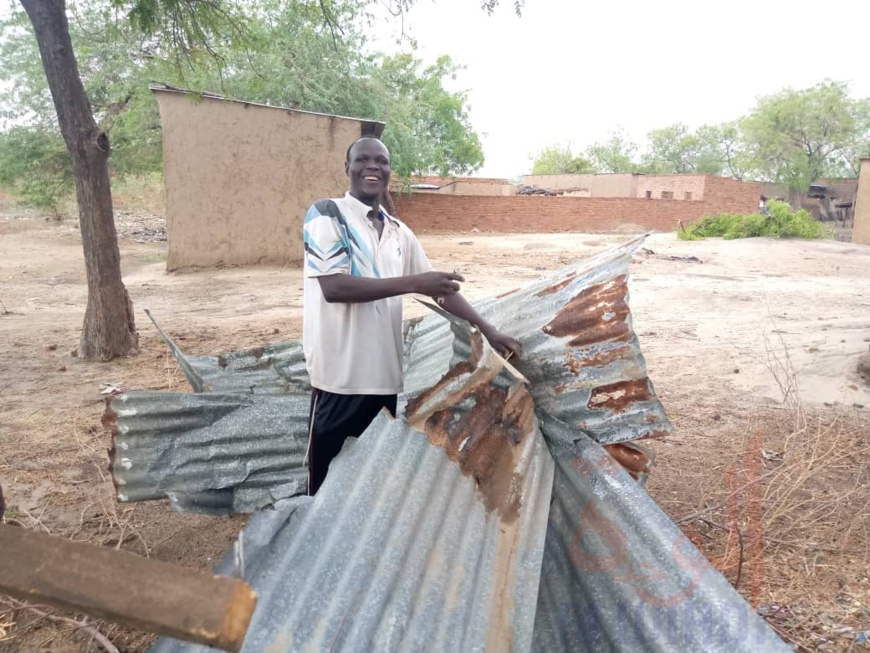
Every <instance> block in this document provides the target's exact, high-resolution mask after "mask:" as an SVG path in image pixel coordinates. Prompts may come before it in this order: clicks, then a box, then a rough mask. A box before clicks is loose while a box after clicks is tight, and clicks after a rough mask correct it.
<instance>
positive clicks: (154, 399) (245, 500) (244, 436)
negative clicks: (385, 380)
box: [103, 392, 308, 514]
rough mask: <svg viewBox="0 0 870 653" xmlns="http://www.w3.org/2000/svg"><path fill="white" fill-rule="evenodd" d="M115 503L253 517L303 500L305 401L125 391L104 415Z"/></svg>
mask: <svg viewBox="0 0 870 653" xmlns="http://www.w3.org/2000/svg"><path fill="white" fill-rule="evenodd" d="M103 424H104V425H105V426H106V427H107V428H109V429H110V430H111V432H112V436H113V437H112V449H111V450H110V452H109V459H110V463H109V468H110V470H111V472H112V478H113V480H114V482H115V487H116V490H117V497H118V500H119V501H121V502H127V501H145V500H150V499H163V498H169V499H170V501H171V502H172V505H173V507H175V508H176V509H178V510H188V511H193V512H201V513H210V514H226V513H228V512H251V511H252V510H257V509H260V508H264V507H266V506H268V505H271V504H273V503H274V502H275V501H277V500H279V499H284V498H288V497H291V496H295V495H298V494H303V493H304V492H305V491H306V489H307V485H308V471H307V468H306V467H305V466H304V464H303V459H304V456H305V446H306V440H305V438H304V437H302V438H300V437H298V435H297V434H299V433H303V434H304V433H306V432H307V428H308V397H307V395H299V394H294V395H257V396H254V395H251V394H239V393H235V394H225V393H203V394H189V393H170V392H129V393H126V394H122V395H119V396H118V397H115V398H114V399H113V401H112V402H111V403H110V404H109V406H108V407H107V409H106V412H105V414H104V416H103Z"/></svg>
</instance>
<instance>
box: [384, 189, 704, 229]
mask: <svg viewBox="0 0 870 653" xmlns="http://www.w3.org/2000/svg"><path fill="white" fill-rule="evenodd" d="M703 204H704V203H703V202H680V201H676V200H674V201H668V200H646V199H643V200H641V199H635V198H611V197H601V198H595V197H540V196H524V195H513V196H509V197H487V196H467V195H466V196H462V195H435V194H429V193H417V194H414V195H411V196H408V195H402V196H401V197H399V198H397V201H396V215H397V216H398V217H399V218H400V219H401V220H403V221H404V222H406V223H407V224H408V226H409V227H411V229H413V230H414V231H417V232H424V231H468V230H469V229H472V228H474V227H476V228H477V229H480V230H481V231H496V232H504V233H510V232H530V233H534V232H544V233H547V232H558V231H582V232H588V233H606V232H609V231H614V230H615V229H616V228H617V227H618V226H620V225H624V224H635V225H639V226H641V227H643V228H644V229H650V230H657V231H673V230H674V229H676V228H677V220H682V221H683V222H684V223H687V222H691V221H692V220H695V219H697V218H699V217H701V209H702V207H703Z"/></svg>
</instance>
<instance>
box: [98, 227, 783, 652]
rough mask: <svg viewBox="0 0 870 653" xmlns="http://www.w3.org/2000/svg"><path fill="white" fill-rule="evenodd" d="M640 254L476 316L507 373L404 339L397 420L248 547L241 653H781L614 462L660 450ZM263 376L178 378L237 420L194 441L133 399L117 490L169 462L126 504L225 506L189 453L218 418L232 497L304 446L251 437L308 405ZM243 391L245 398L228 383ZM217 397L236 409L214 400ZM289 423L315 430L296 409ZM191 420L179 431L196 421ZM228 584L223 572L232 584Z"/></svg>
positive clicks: (476, 352)
mask: <svg viewBox="0 0 870 653" xmlns="http://www.w3.org/2000/svg"><path fill="white" fill-rule="evenodd" d="M640 242H642V239H638V240H635V241H633V242H631V243H629V244H627V245H626V246H624V247H622V248H619V249H617V250H615V251H612V252H608V253H605V254H602V255H600V256H598V257H595V258H594V259H591V260H587V261H583V262H581V263H580V264H578V265H576V266H573V267H571V268H569V269H566V270H564V271H562V272H560V273H558V274H557V275H556V276H555V277H550V278H549V279H546V280H542V281H540V282H537V283H535V284H532V285H531V286H528V287H526V288H524V289H520V290H517V291H515V292H513V293H509V294H507V295H505V296H503V297H501V298H497V299H494V300H491V301H488V302H484V303H483V304H481V305H480V311H481V312H482V313H483V314H484V316H485V317H487V318H488V319H489V320H490V321H491V322H493V323H494V324H496V325H497V326H498V327H499V328H500V329H502V330H503V331H505V332H508V333H511V334H512V335H515V336H517V337H518V338H519V339H520V341H521V342H522V343H523V347H524V355H523V357H522V359H521V360H520V361H517V362H516V367H517V370H518V373H517V372H516V371H515V370H512V368H511V367H510V366H509V365H505V363H504V361H503V360H502V359H501V358H500V357H498V356H497V355H495V354H494V353H493V352H492V351H491V350H490V349H489V348H488V346H487V345H486V344H485V343H484V342H483V341H482V339H481V338H480V336H479V335H471V336H470V335H469V333H468V331H467V326H466V325H464V324H463V323H461V322H459V321H457V320H455V319H452V318H450V319H448V320H444V319H442V318H441V317H440V316H430V317H427V318H426V319H424V320H422V321H419V322H415V323H413V324H408V325H406V351H405V366H406V393H405V394H404V395H403V396H402V397H401V398H400V406H401V407H402V408H403V409H404V410H401V411H400V415H399V418H398V419H396V420H391V419H389V418H388V417H386V416H383V415H382V416H381V417H379V418H378V419H377V420H376V421H375V422H374V423H373V424H372V426H371V427H370V428H369V430H368V431H367V432H366V433H365V434H364V435H363V436H362V438H360V439H359V440H358V441H353V440H351V441H349V442H348V444H347V445H346V446H345V448H344V449H343V451H342V453H341V454H340V455H339V456H338V458H336V459H335V461H334V462H333V465H332V467H331V469H330V474H329V476H328V477H327V480H326V483H325V484H324V486H323V487H322V489H321V490H320V492H319V493H318V495H317V497H315V498H314V499H310V498H307V497H301V498H296V499H292V500H290V501H289V502H279V509H278V510H275V511H266V512H261V513H258V514H257V515H255V516H254V517H253V518H252V520H251V523H250V525H249V527H248V528H247V529H246V530H245V531H244V533H243V534H242V536H241V542H243V550H244V551H246V554H245V577H246V579H247V580H249V582H251V583H252V584H253V586H254V587H255V589H256V590H257V591H258V593H259V594H260V602H259V604H258V609H257V613H256V614H255V617H254V621H253V622H252V625H251V629H250V631H249V635H248V639H247V640H246V644H245V650H247V651H298V650H311V651H319V650H326V649H329V650H333V649H336V650H438V651H440V650H457V651H459V650H462V651H465V650H499V651H500V650H514V651H529V650H535V651H575V650H580V651H587V650H588V651H635V650H653V651H668V650H680V649H682V650H692V651H694V650H698V651H720V650H725V649H728V650H729V651H740V652H742V651H757V650H766V651H780V650H783V651H784V650H788V649H787V647H785V645H784V644H783V643H782V642H781V641H780V640H779V639H778V638H777V637H776V635H775V634H774V633H773V631H772V630H770V629H769V628H768V627H767V625H766V624H765V622H764V621H763V620H761V619H760V618H759V617H757V616H756V615H755V614H754V613H753V611H752V609H751V607H750V606H748V605H747V604H746V603H745V602H744V601H743V600H742V599H741V598H740V597H739V595H738V594H737V593H736V592H735V591H734V590H733V589H732V588H731V587H730V585H728V583H727V581H725V579H724V578H722V577H721V575H719V574H718V573H717V572H715V570H713V569H712V568H711V567H710V566H709V565H708V564H707V563H706V562H705V561H704V560H703V557H702V556H701V554H700V553H699V552H697V550H695V549H694V547H692V545H691V544H690V543H689V542H688V541H687V540H686V539H685V538H684V537H683V536H682V535H681V534H680V531H679V529H678V528H677V527H676V526H675V525H674V524H673V523H672V522H670V520H669V519H668V518H667V516H666V515H664V513H662V512H661V510H659V509H658V507H657V506H656V505H655V503H654V502H653V501H652V500H651V499H650V498H649V497H648V496H647V495H646V494H645V493H644V492H643V490H642V488H641V487H640V486H639V485H638V484H637V483H635V482H634V481H632V480H631V478H630V477H629V475H628V474H626V473H625V472H624V471H623V468H622V467H619V466H617V465H616V464H614V462H613V459H614V458H615V459H617V460H619V462H620V463H621V464H622V465H623V466H624V467H625V468H626V469H628V470H629V471H630V472H631V473H633V474H634V475H635V476H637V477H640V478H642V477H643V475H644V474H645V472H646V471H648V465H649V463H650V459H649V456H648V455H647V454H646V452H645V451H644V449H643V447H641V446H640V445H637V444H636V442H635V441H636V440H640V439H644V438H652V437H658V436H660V435H663V434H664V433H666V432H667V431H668V430H669V429H670V425H669V423H668V421H667V418H666V416H665V414H664V410H663V408H662V406H661V405H660V403H659V402H658V400H657V399H656V398H655V394H654V391H653V387H652V384H651V383H650V381H649V379H648V378H647V376H646V366H645V361H644V359H643V356H642V354H641V352H640V347H639V343H638V341H637V338H636V337H635V336H634V332H633V329H632V325H631V317H630V312H629V310H628V298H627V290H626V275H627V271H628V265H629V262H630V258H631V254H632V252H633V251H634V249H635V248H636V247H637V246H638V245H639V244H640ZM293 347H294V345H293V344H290V345H287V346H286V349H285V350H286V351H288V352H291V351H295V350H294V349H293ZM285 350H281V351H285ZM263 354H265V352H263V353H262V354H261V353H258V352H256V351H254V352H243V353H239V354H234V355H229V356H228V358H226V359H224V360H231V361H238V370H236V369H235V368H234V367H233V365H231V364H226V365H222V364H221V363H220V359H218V358H202V359H198V360H197V363H196V364H194V363H193V362H190V360H191V359H187V360H188V363H187V369H189V370H190V372H188V374H189V377H190V378H191V379H192V381H191V382H192V384H193V385H194V387H199V388H200V389H202V390H206V393H205V394H203V395H200V397H203V398H207V397H209V396H214V397H216V398H217V399H216V400H215V401H216V403H217V404H220V403H221V401H224V402H227V403H228V404H229V405H230V406H231V408H228V409H227V412H225V413H224V412H221V410H213V411H212V413H210V415H211V416H210V417H208V418H205V419H204V420H203V421H202V422H196V423H194V424H192V425H189V426H185V425H184V424H183V423H182V422H183V420H182V419H181V415H182V413H181V412H179V413H178V415H177V416H175V411H174V410H173V409H171V408H169V407H168V406H167V411H166V422H165V423H164V424H163V425H162V426H159V427H157V426H155V424H153V423H151V422H149V420H153V416H152V415H151V414H150V411H151V409H152V408H153V407H154V406H156V404H157V403H158V401H159V399H158V397H157V396H152V397H149V398H145V397H143V398H142V402H141V405H140V410H139V411H138V412H137V413H136V414H133V415H128V414H122V413H121V410H117V411H116V413H117V419H116V420H115V430H116V432H117V433H118V436H117V437H118V442H119V443H120V441H121V439H120V438H121V436H122V435H129V434H130V433H132V432H133V431H137V429H136V428H133V427H134V426H135V420H137V419H138V420H141V424H142V425H141V426H140V427H138V432H139V433H140V434H141V435H142V438H141V442H142V447H141V450H138V451H137V452H136V453H135V455H132V454H131V457H130V458H129V464H130V468H129V469H125V470H124V471H125V472H130V471H132V470H134V469H136V467H137V465H138V462H137V461H139V460H142V461H147V460H153V461H158V460H160V456H161V455H164V456H167V455H168V456H169V457H170V458H172V457H176V458H177V461H176V464H175V472H174V474H173V475H172V476H173V477H174V478H175V479H176V480H174V481H172V480H167V477H166V476H163V477H160V476H159V475H160V471H159V468H160V465H159V463H158V462H154V463H152V464H150V465H149V466H147V469H146V471H145V472H144V473H142V474H141V475H140V476H136V477H134V475H132V474H128V475H127V476H126V477H125V478H127V479H128V481H129V482H128V483H127V485H126V486H124V487H125V488H127V489H129V488H131V487H132V486H135V487H137V488H139V489H140V490H141V491H142V492H145V493H147V492H149V491H153V488H154V486H156V485H159V484H160V483H167V482H169V483H177V484H178V486H180V487H182V488H195V493H208V492H209V491H210V489H209V488H208V487H206V486H208V485H214V486H216V487H217V488H218V490H219V491H221V492H226V491H227V489H228V488H235V487H236V486H237V485H238V484H239V480H238V479H239V474H237V473H235V472H234V471H233V472H230V471H224V470H219V471H218V472H217V473H216V475H215V476H213V477H209V476H208V474H207V473H206V472H204V471H203V470H204V469H205V468H207V467H208V458H207V457H205V458H203V457H202V456H199V455H198V454H194V453H193V452H191V451H188V448H192V449H196V448H197V447H207V446H208V444H209V443H210V442H211V441H212V440H213V439H214V438H215V435H214V433H217V432H218V431H215V432H211V430H212V429H213V428H215V426H214V425H219V424H221V422H222V420H225V419H228V418H229V419H230V420H232V419H239V420H242V422H240V424H244V425H245V426H240V424H232V425H230V422H229V421H227V422H226V424H227V428H226V437H224V436H221V437H220V438H218V439H219V440H220V441H221V442H222V446H226V447H228V448H227V449H225V450H224V451H222V452H221V454H220V455H225V456H226V459H227V460H230V459H231V457H232V455H231V454H230V453H229V452H230V451H231V450H233V451H238V452H239V453H238V454H237V455H238V456H239V458H238V461H239V463H240V464H241V465H243V466H244V467H245V468H246V470H248V472H249V473H248V472H246V473H247V476H246V477H245V478H246V480H245V481H242V484H243V483H244V482H246V481H247V478H254V479H258V478H261V477H260V474H261V471H262V470H263V469H264V468H266V467H267V465H265V461H267V460H270V458H269V456H270V455H271V452H272V451H273V450H274V449H275V448H276V447H275V444H274V443H277V442H278V441H279V439H280V438H281V437H282V435H281V433H283V434H284V435H283V437H284V438H285V440H284V441H285V443H286V442H288V440H287V438H288V437H289V439H290V440H294V439H295V440H297V441H298V439H299V437H300V436H299V433H300V429H301V421H300V419H299V418H298V416H297V418H296V421H295V422H292V423H288V424H286V426H281V427H280V428H278V429H274V428H272V426H265V425H264V426H263V428H262V429H261V427H260V423H259V422H258V421H257V419H256V418H255V415H256V414H258V413H259V412H260V410H261V409H260V408H259V407H260V406H264V407H265V406H267V405H270V404H269V402H270V401H276V402H277V401H279V400H281V399H291V398H293V397H294V396H296V397H297V398H298V397H299V395H300V394H301V393H299V392H296V391H295V390H294V389H291V388H290V387H289V386H286V387H285V388H284V389H283V390H281V389H280V388H281V385H280V384H281V383H282V381H283V379H285V378H296V379H298V378H299V377H298V375H297V376H295V377H294V376H293V375H292V374H287V375H286V376H282V375H281V374H280V373H278V372H277V371H276V370H277V368H276V367H275V366H273V365H263V364H261V363H259V362H258V361H260V360H261V359H262V358H263ZM176 355H182V356H183V354H180V352H179V353H177V354H176ZM293 355H296V354H290V358H291V359H292V356H293ZM293 360H297V359H293ZM218 368H219V369H218ZM293 369H294V370H297V371H298V369H299V368H298V365H297V367H295V368H293ZM237 374H238V375H239V378H240V377H241V376H244V375H246V374H247V375H249V376H248V378H247V379H246V380H245V383H236V380H235V379H236V378H237V376H236V375H237ZM252 374H253V376H250V375H252ZM521 375H524V376H525V377H526V378H527V379H528V382H529V385H528V389H527V390H526V386H524V385H523V384H522V383H521V382H518V381H517V379H518V378H519V377H520V376H521ZM206 379H208V380H206ZM215 379H216V380H217V384H216V381H215ZM252 379H256V380H255V381H254V382H253V383H251V381H252ZM275 379H278V381H276V380H275ZM197 384H198V385H197ZM218 387H220V388H222V389H229V388H234V390H233V391H232V392H231V393H229V394H227V393H223V394H222V395H218V394H213V393H210V392H208V390H209V389H210V388H215V389H217V388H218ZM259 388H264V389H265V388H270V390H269V391H264V392H260V390H258V389H259ZM131 395H132V393H131ZM282 395H283V396H282ZM221 397H222V398H221ZM242 399H245V401H242ZM116 401H118V400H116ZM126 401H127V402H133V403H135V401H136V400H135V398H128V399H127V400H126ZM246 402H247V403H246ZM133 403H131V404H130V405H133ZM203 405H208V402H207V401H206V403H204V404H203ZM262 410H263V411H266V410H267V409H266V408H263V409H262ZM269 410H273V409H271V408H270V409H269ZM297 410H299V411H304V412H307V397H305V403H304V404H300V405H299V407H298V408H297ZM191 411H192V413H191V414H189V415H186V416H185V417H184V419H185V420H190V419H192V417H191V415H195V414H196V413H197V409H196V408H195V404H191ZM248 411H249V412H248ZM146 413H149V414H146ZM235 415H238V417H232V416H235ZM244 419H248V420H249V421H248V422H244ZM271 419H275V417H274V416H273V417H271V418H270V420H271ZM278 419H280V418H278ZM209 420H211V421H209ZM270 424H271V421H270ZM539 424H541V425H543V426H542V427H541V428H540V432H541V433H542V434H543V437H544V440H545V441H546V445H547V447H548V449H549V451H550V452H551V453H552V457H553V458H552V459H551V458H550V456H549V455H546V452H547V449H545V448H544V447H543V446H542V444H541V443H542V440H541V437H540V436H539V435H538V430H539V427H538V425H539ZM125 426H126V427H128V430H127V431H126V433H124V427H125ZM163 428H167V429H169V430H170V431H171V430H173V429H174V430H175V432H176V436H175V439H177V438H184V437H185V434H188V433H189V434H191V436H190V437H191V440H190V442H189V445H187V446H182V447H180V448H175V449H174V450H173V451H172V452H171V453H168V454H166V453H160V454H158V453H155V451H156V450H162V451H167V450H168V447H167V446H166V444H165V442H170V441H171V440H168V439H167V440H166V441H163V440H162V439H161V437H159V435H157V434H158V432H159V431H160V430H161V429H163ZM220 428H223V427H222V426H221V427H220ZM285 429H286V430H285ZM149 430H150V433H151V435H150V436H148V435H146V433H148V432H149ZM240 431H243V432H244V434H245V435H244V437H243V438H242V439H244V438H245V437H248V438H250V437H253V436H254V433H256V434H257V436H259V440H258V441H259V442H261V443H266V442H268V443H270V444H268V445H265V446H266V449H267V450H268V451H269V452H270V453H269V454H264V453H263V452H262V451H260V450H258V449H256V448H250V449H249V448H247V445H244V444H238V443H236V444H234V443H233V442H232V441H233V440H234V439H235V438H234V436H233V433H237V434H238V433H239V432H240ZM279 431H280V433H279ZM221 433H223V431H221ZM423 433H425V434H426V435H425V436H424V435H423ZM287 434H289V435H287ZM426 436H428V437H426ZM149 438H150V444H149ZM158 441H161V442H164V444H162V445H155V442H158ZM179 441H180V440H179ZM297 444H298V443H297ZM287 446H290V445H287ZM234 447H238V449H233V448H234ZM150 448H153V449H154V450H155V451H152V450H150ZM290 448H292V446H290ZM131 450H132V449H127V450H126V451H131ZM295 451H296V452H297V453H296V454H294V455H295V456H297V458H295V459H294V461H298V455H299V453H298V452H299V447H298V446H297V447H296V450H295ZM608 452H609V453H610V455H608ZM116 458H117V456H116ZM290 458H293V456H292V455H291V456H290ZM218 459H220V456H218ZM553 459H555V472H553V462H552V460H553ZM191 460H193V461H196V463H195V464H193V465H190V464H188V462H189V461H191ZM282 460H284V459H283V458H282ZM293 464H295V463H291V464H290V467H288V469H290V468H292V465H293ZM297 469H298V465H297ZM117 470H118V466H117V465H116V478H121V477H123V476H121V475H120V472H118V471H117ZM554 473H555V483H553V482H552V478H553V474H554ZM262 478H267V477H266V476H263V477H262ZM161 487H162V489H163V490H165V489H166V487H167V486H165V485H164V486H161ZM148 488H151V490H149V489H148ZM265 489H268V482H267V483H266V484H265V485H264V486H262V487H259V488H258V490H259V491H263V490H265ZM157 494H159V492H157ZM278 494H282V493H278ZM143 496H144V495H143ZM263 496H264V495H260V496H259V500H262V497H263ZM276 496H277V495H276ZM228 504H229V502H227V505H228ZM232 504H233V506H237V505H239V502H238V501H236V500H235V499H234V500H233V501H232ZM544 525H546V538H545V540H544V539H542V537H543V535H542V533H543V529H544ZM505 551H508V552H509V553H507V554H505V553H504V552H505ZM232 567H233V557H232V556H229V557H228V559H227V561H225V563H224V566H223V570H224V571H225V572H227V571H228V570H229V569H230V568H232ZM533 605H534V606H535V607H532V606H533ZM194 648H195V647H188V646H186V645H183V644H179V643H177V642H171V641H169V640H164V641H161V642H160V643H159V644H158V646H157V650H158V651H162V652H164V653H165V652H167V651H177V650H189V649H190V650H193V649H194Z"/></svg>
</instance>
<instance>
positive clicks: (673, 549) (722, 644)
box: [531, 419, 791, 653]
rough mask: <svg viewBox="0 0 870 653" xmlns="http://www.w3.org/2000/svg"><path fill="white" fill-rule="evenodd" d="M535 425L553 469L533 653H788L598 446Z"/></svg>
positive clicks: (556, 425)
mask: <svg viewBox="0 0 870 653" xmlns="http://www.w3.org/2000/svg"><path fill="white" fill-rule="evenodd" d="M541 428H542V431H543V432H544V434H545V437H546V439H547V443H548V445H549V447H550V450H551V452H552V454H553V458H554V459H555V461H556V473H555V479H554V482H553V501H552V503H551V505H550V514H549V517H548V525H547V543H546V546H545V552H544V561H543V566H542V568H541V586H540V589H539V593H538V601H537V614H536V617H535V628H534V642H533V646H532V649H531V650H532V651H535V652H541V653H545V652H546V653H550V652H552V651H572V652H575V651H579V652H588V653H605V652H611V651H650V652H651V653H656V652H660V653H668V652H670V651H708V652H711V653H712V652H721V653H744V652H745V653H754V652H757V651H765V652H768V651H770V652H771V653H776V652H780V651H781V652H782V653H786V652H787V651H790V650H791V648H790V647H788V646H787V645H786V644H785V643H783V642H782V640H780V639H779V637H778V636H777V635H776V633H775V632H774V631H773V630H772V629H771V628H770V626H768V625H767V623H766V622H765V621H764V620H763V619H762V618H761V617H759V616H758V615H757V614H756V613H755V611H754V610H753V609H752V606H750V605H749V604H748V603H747V602H746V601H745V600H744V599H743V598H742V597H741V596H740V595H739V594H738V593H737V592H736V591H735V590H734V588H733V587H732V586H731V585H730V584H729V583H728V581H727V580H726V579H725V578H724V577H723V576H722V575H721V574H720V573H719V572H718V571H716V570H715V569H714V568H713V567H712V566H711V565H710V563H709V562H708V561H707V560H706V558H704V556H703V554H702V553H700V552H699V551H698V550H697V549H696V548H695V546H694V545H693V544H692V543H691V542H690V541H689V540H688V539H687V538H686V536H685V535H683V533H682V532H681V531H680V529H679V528H678V527H677V526H676V524H674V523H673V522H672V521H671V520H670V518H669V517H668V516H667V515H666V514H665V513H664V512H662V510H661V508H659V506H658V504H656V502H655V501H653V500H652V498H651V497H650V496H649V495H648V494H647V493H646V492H645V491H644V490H643V489H642V488H641V487H640V486H639V485H638V484H637V483H636V482H634V481H633V480H632V478H631V477H630V476H629V475H628V474H627V473H626V471H625V470H624V469H623V468H622V467H621V466H620V465H618V464H616V463H615V461H614V460H613V459H612V457H611V456H609V455H607V453H606V452H605V450H604V449H603V448H602V447H601V446H599V445H598V444H597V443H595V442H594V441H592V440H591V439H589V438H587V437H586V436H584V435H582V434H581V435H579V436H578V435H577V433H576V431H575V430H574V429H572V428H570V427H568V426H566V425H565V424H563V423H560V422H558V421H556V420H553V419H548V420H544V421H543V422H542V427H541Z"/></svg>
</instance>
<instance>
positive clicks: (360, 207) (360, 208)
mask: <svg viewBox="0 0 870 653" xmlns="http://www.w3.org/2000/svg"><path fill="white" fill-rule="evenodd" d="M344 198H345V199H346V200H347V201H348V202H349V203H350V206H351V209H352V210H353V211H355V212H356V213H358V214H359V216H360V217H362V218H365V219H366V220H368V216H369V211H371V208H372V207H370V206H369V205H368V204H366V203H365V202H360V201H359V200H358V199H357V198H355V197H354V196H353V195H351V194H350V191H347V192H346V193H345V194H344ZM379 214H380V216H381V219H383V220H384V224H390V223H392V224H394V225H396V226H398V225H399V221H398V220H396V218H394V217H393V216H391V215H390V214H389V213H387V212H386V211H385V210H384V207H383V206H381V207H380V208H379Z"/></svg>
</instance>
